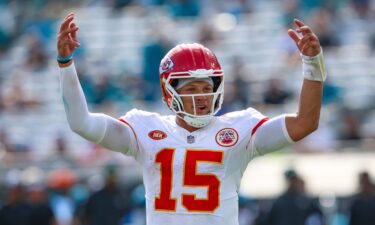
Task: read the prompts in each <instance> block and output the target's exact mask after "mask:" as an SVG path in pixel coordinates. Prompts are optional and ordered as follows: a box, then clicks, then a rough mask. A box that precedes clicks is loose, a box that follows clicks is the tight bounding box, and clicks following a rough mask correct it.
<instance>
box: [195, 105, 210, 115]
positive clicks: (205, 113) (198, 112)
mask: <svg viewBox="0 0 375 225" xmlns="http://www.w3.org/2000/svg"><path fill="white" fill-rule="evenodd" d="M209 113H210V109H209V108H208V107H207V108H204V109H197V115H198V116H204V115H207V114H209Z"/></svg>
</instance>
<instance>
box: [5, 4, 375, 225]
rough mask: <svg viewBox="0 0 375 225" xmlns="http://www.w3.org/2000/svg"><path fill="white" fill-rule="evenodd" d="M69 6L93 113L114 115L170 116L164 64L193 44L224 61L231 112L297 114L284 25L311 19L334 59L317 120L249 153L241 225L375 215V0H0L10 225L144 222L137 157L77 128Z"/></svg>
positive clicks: (340, 222)
mask: <svg viewBox="0 0 375 225" xmlns="http://www.w3.org/2000/svg"><path fill="white" fill-rule="evenodd" d="M71 11H73V12H75V13H76V23H77V24H78V26H79V27H80V29H79V31H78V39H79V41H80V43H81V47H80V48H79V49H77V50H76V52H75V56H74V60H75V64H76V67H77V70H78V74H79V78H80V81H81V84H82V86H83V89H84V92H85V95H86V98H87V101H88V103H89V107H90V110H91V111H92V112H103V113H106V114H109V115H112V116H114V117H120V116H121V115H123V114H124V113H125V112H126V111H128V110H129V109H131V108H134V107H136V108H138V109H143V110H150V111H156V112H159V113H161V114H170V111H169V110H168V108H167V107H166V106H165V105H164V104H163V103H162V101H161V93H160V88H159V78H158V67H159V62H160V60H161V58H162V57H163V56H164V54H165V53H166V52H167V51H168V50H169V49H170V48H171V47H173V46H174V45H176V44H178V43H182V42H186V43H187V42H189V43H190V42H199V43H202V44H204V45H206V46H207V47H209V48H211V49H212V50H213V51H214V52H215V53H216V55H217V57H218V59H219V61H220V62H221V65H222V67H223V69H224V71H225V76H226V77H225V80H226V81H225V82H226V87H225V99H224V104H223V108H222V110H221V112H220V113H221V114H222V113H225V112H229V111H233V110H240V109H244V108H247V107H249V106H251V107H254V108H256V109H258V110H259V111H261V112H263V113H264V114H265V115H267V116H269V117H273V116H275V115H279V114H281V113H288V112H295V111H297V106H298V97H299V91H300V88H301V85H302V81H303V77H302V72H301V71H302V68H301V59H300V56H299V52H298V50H297V49H296V47H295V46H294V43H293V42H292V41H291V39H290V38H289V37H288V35H287V29H288V28H293V27H294V25H293V24H292V21H293V18H300V19H301V20H302V21H304V22H305V23H306V24H307V25H309V26H310V27H311V28H312V29H313V31H314V32H315V33H316V34H317V35H318V37H319V39H320V42H321V45H322V46H323V49H324V55H325V60H326V65H327V70H328V80H327V81H326V82H325V83H324V96H323V105H324V106H323V109H322V114H321V123H320V127H319V129H318V130H317V131H316V132H314V133H313V134H312V135H310V136H309V137H307V138H305V139H304V140H303V141H301V142H299V143H297V144H295V145H293V146H291V147H290V148H287V149H283V150H282V151H278V152H276V153H273V154H271V155H268V156H264V157H259V158H257V159H255V160H253V162H251V163H250V164H249V166H248V169H247V171H246V172H245V174H244V178H243V180H242V186H241V190H240V195H241V198H240V224H241V225H245V224H246V225H253V224H254V225H255V224H256V225H272V224H289V225H294V224H299V225H301V224H309V225H320V224H327V225H347V224H351V225H356V224H357V225H367V224H368V225H370V224H372V225H373V224H375V213H374V212H375V197H374V185H373V183H374V177H375V1H374V0H325V1H323V0H279V1H278V0H229V1H224V0H202V1H199V0H84V1H73V0H69V1H57V0H30V1H25V0H0V224H1V225H8V224H17V225H26V224H28V225H31V224H35V225H37V224H38V225H43V224H57V225H78V224H100V225H103V224H108V225H111V224H128V225H138V224H140V225H141V224H145V212H144V189H143V186H142V177H141V171H140V167H139V166H137V164H136V162H135V160H133V159H130V158H127V157H125V156H123V155H122V154H120V153H113V152H110V151H108V150H106V149H103V148H101V147H99V146H97V145H94V144H91V143H89V142H87V141H85V140H83V139H82V138H81V137H79V136H78V135H76V134H74V133H73V132H72V131H71V130H70V129H69V127H68V123H67V121H66V117H65V113H64V108H63V104H62V100H61V92H60V88H59V78H58V73H59V71H58V67H57V64H56V54H57V53H56V34H57V32H58V28H59V25H60V22H61V21H62V19H63V18H64V17H65V16H66V14H68V13H69V12H71ZM281 221H286V222H284V223H282V222H281Z"/></svg>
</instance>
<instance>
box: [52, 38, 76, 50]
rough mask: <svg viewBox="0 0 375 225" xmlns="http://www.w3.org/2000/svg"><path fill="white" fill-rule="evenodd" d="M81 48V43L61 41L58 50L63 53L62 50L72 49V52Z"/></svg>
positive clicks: (68, 40) (67, 40)
mask: <svg viewBox="0 0 375 225" xmlns="http://www.w3.org/2000/svg"><path fill="white" fill-rule="evenodd" d="M79 46H80V43H79V42H77V41H73V40H70V39H65V40H63V41H60V42H59V43H58V44H57V49H58V50H59V51H61V50H63V51H66V50H64V49H71V50H73V49H74V48H78V47H79Z"/></svg>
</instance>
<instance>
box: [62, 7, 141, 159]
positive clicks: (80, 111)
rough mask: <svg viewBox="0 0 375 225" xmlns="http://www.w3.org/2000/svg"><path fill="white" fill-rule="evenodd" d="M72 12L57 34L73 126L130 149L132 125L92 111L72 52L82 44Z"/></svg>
mask: <svg viewBox="0 0 375 225" xmlns="http://www.w3.org/2000/svg"><path fill="white" fill-rule="evenodd" d="M73 19H74V14H73V13H70V14H69V15H68V16H67V17H65V19H64V21H63V22H62V24H61V27H60V32H59V34H58V37H57V50H58V64H59V67H60V85H61V90H62V98H63V102H64V108H65V112H66V116H67V119H68V123H69V126H70V128H71V129H72V130H73V131H74V132H76V133H77V134H79V135H81V136H82V137H84V138H85V139H87V140H89V141H92V142H95V143H98V144H100V145H102V146H104V147H106V148H108V149H111V150H115V151H121V152H125V153H129V152H128V151H129V150H130V149H134V146H135V137H134V135H133V133H132V131H131V129H130V128H129V127H128V126H126V125H124V124H123V123H121V122H119V121H118V120H116V119H114V118H112V117H110V116H107V115H105V114H101V113H90V112H89V111H88V108H87V104H86V99H85V96H84V94H83V91H82V88H81V85H80V83H79V80H78V77H77V72H76V69H75V67H74V63H73V59H72V53H73V51H74V49H75V48H78V47H79V46H80V44H79V42H78V39H77V31H78V26H77V25H76V24H75V23H74V22H73Z"/></svg>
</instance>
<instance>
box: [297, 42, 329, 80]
mask: <svg viewBox="0 0 375 225" xmlns="http://www.w3.org/2000/svg"><path fill="white" fill-rule="evenodd" d="M301 57H302V69H303V76H304V78H305V79H306V80H313V81H320V82H324V81H325V80H326V78H327V72H326V67H325V64H324V58H323V50H322V49H321V50H320V53H319V54H318V55H316V56H306V55H302V54H301Z"/></svg>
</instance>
